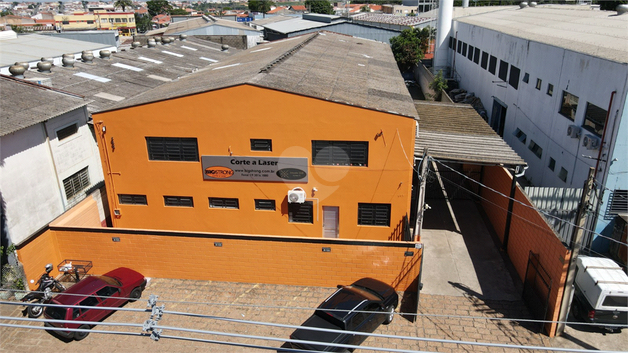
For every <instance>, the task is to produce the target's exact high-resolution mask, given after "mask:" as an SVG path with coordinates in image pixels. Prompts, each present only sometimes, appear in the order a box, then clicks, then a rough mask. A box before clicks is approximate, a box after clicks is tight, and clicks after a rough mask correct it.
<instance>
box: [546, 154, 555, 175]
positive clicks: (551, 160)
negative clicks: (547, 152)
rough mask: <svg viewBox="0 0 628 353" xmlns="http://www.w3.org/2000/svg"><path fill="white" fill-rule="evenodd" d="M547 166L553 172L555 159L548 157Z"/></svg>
mask: <svg viewBox="0 0 628 353" xmlns="http://www.w3.org/2000/svg"><path fill="white" fill-rule="evenodd" d="M547 167H548V168H549V169H550V170H551V171H552V172H553V171H554V168H556V160H555V159H554V158H552V157H550V160H549V164H548V165H547Z"/></svg>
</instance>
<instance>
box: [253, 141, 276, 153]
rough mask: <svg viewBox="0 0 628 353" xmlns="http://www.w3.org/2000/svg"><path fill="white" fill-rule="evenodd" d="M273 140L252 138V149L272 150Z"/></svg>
mask: <svg viewBox="0 0 628 353" xmlns="http://www.w3.org/2000/svg"><path fill="white" fill-rule="evenodd" d="M272 150H273V140H269V139H251V151H272Z"/></svg>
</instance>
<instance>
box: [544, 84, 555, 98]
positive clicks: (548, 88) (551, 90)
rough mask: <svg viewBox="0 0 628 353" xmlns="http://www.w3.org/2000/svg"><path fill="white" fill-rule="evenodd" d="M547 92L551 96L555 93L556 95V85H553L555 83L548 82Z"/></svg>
mask: <svg viewBox="0 0 628 353" xmlns="http://www.w3.org/2000/svg"><path fill="white" fill-rule="evenodd" d="M545 93H546V94H547V95H548V96H550V97H551V96H553V95H554V85H553V84H551V83H548V84H547V90H546V91H545Z"/></svg>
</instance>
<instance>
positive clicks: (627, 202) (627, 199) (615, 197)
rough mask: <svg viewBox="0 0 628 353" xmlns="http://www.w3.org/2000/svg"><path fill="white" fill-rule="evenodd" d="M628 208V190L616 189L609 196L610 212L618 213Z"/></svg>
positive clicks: (612, 213) (610, 213) (611, 213)
mask: <svg viewBox="0 0 628 353" xmlns="http://www.w3.org/2000/svg"><path fill="white" fill-rule="evenodd" d="M626 209H628V190H623V189H615V190H613V192H612V193H611V195H610V196H609V198H608V214H609V215H618V214H620V213H625V212H626Z"/></svg>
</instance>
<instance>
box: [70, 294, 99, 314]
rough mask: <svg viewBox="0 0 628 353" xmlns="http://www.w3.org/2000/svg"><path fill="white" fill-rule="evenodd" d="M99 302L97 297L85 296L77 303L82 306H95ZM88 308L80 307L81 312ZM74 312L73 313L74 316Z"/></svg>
mask: <svg viewBox="0 0 628 353" xmlns="http://www.w3.org/2000/svg"><path fill="white" fill-rule="evenodd" d="M98 303H99V301H98V298H96V297H87V298H85V299H83V301H81V302H80V303H79V304H78V305H82V306H97V305H98ZM87 310H89V309H85V308H81V313H85V312H86V311H87ZM74 315H75V314H73V316H74Z"/></svg>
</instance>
